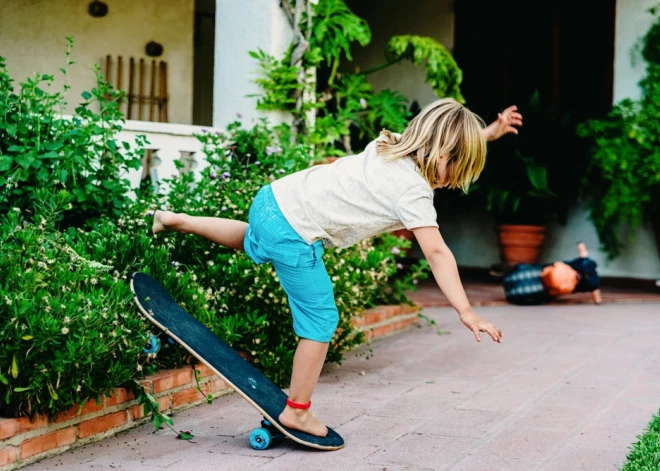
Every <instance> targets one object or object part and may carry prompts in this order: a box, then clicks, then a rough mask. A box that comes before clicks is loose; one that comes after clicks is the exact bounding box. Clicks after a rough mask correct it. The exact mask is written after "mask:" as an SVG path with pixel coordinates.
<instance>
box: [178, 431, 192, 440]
mask: <svg viewBox="0 0 660 471" xmlns="http://www.w3.org/2000/svg"><path fill="white" fill-rule="evenodd" d="M176 438H178V439H179V440H192V439H193V438H195V436H194V435H193V434H192V433H190V432H179V435H177V437H176Z"/></svg>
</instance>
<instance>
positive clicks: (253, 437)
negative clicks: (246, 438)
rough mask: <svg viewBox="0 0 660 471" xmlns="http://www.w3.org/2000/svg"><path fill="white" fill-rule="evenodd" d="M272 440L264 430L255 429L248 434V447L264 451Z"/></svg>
mask: <svg viewBox="0 0 660 471" xmlns="http://www.w3.org/2000/svg"><path fill="white" fill-rule="evenodd" d="M272 440H273V437H272V435H271V434H270V432H269V431H268V430H266V429H265V428H255V429H254V430H252V432H251V433H250V446H251V447H252V448H254V449H255V450H265V449H266V448H268V447H269V446H270V444H271V442H272Z"/></svg>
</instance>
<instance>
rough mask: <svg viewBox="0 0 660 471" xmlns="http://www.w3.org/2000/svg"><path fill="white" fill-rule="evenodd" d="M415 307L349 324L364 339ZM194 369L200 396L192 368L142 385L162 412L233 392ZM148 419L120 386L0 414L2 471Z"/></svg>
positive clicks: (386, 310) (404, 318)
mask: <svg viewBox="0 0 660 471" xmlns="http://www.w3.org/2000/svg"><path fill="white" fill-rule="evenodd" d="M419 310H420V307H419V306H417V305H415V306H409V305H404V304H402V305H396V306H377V307H374V308H371V309H367V310H366V311H364V312H363V313H361V315H359V316H355V317H354V318H353V319H352V321H351V323H352V324H353V325H354V326H355V327H357V328H358V329H360V330H362V331H364V332H365V339H366V340H367V341H371V340H374V339H379V338H383V337H388V336H390V335H392V334H394V333H397V332H401V331H404V330H408V329H409V328H411V327H413V326H415V325H417V324H418V323H419ZM195 369H198V370H200V372H201V378H200V381H199V382H200V386H201V388H202V391H203V392H204V396H202V394H200V392H199V391H198V390H197V382H196V381H195V377H194V376H193V370H192V367H191V366H185V367H182V368H177V369H172V370H161V371H159V372H157V373H156V374H154V375H151V376H147V377H146V379H144V380H143V381H141V383H142V384H143V386H145V388H146V390H147V392H149V393H150V394H152V395H153V396H154V397H155V398H156V400H157V401H158V403H159V405H160V410H161V411H162V412H166V413H173V412H179V411H181V410H184V409H187V408H189V407H193V406H196V405H199V404H202V403H205V402H206V395H208V394H212V395H213V397H219V396H222V395H225V394H229V393H231V392H233V390H232V389H231V388H230V387H229V386H228V385H227V383H226V382H225V381H223V380H222V379H221V378H219V377H218V376H216V375H215V374H213V372H212V371H211V370H210V369H209V368H207V367H206V366H205V365H203V364H198V365H195ZM79 409H80V414H78V410H79ZM150 420H151V419H150V417H145V416H144V411H143V408H142V406H141V405H139V404H137V401H136V400H135V397H134V396H133V394H132V393H131V392H129V391H128V390H126V389H124V388H119V389H115V390H114V391H113V393H112V394H111V395H110V396H109V397H105V396H104V397H103V398H102V399H101V401H100V403H98V404H97V403H96V401H95V400H90V401H88V402H87V403H85V404H84V405H83V407H82V408H80V407H79V406H74V407H72V408H71V409H69V410H68V411H66V412H64V413H62V414H60V415H59V416H58V417H57V419H55V420H48V419H47V418H46V417H43V416H39V417H36V418H35V420H34V421H30V420H29V419H28V418H26V417H21V418H16V419H9V418H2V417H0V471H11V470H15V469H18V468H21V467H23V466H27V465H29V464H31V463H34V462H36V461H39V460H42V459H44V458H48V457H50V456H53V455H57V454H60V453H63V452H65V451H67V450H69V449H71V448H76V447H79V446H82V445H85V444H87V443H90V442H94V441H98V440H102V439H104V438H107V437H110V436H113V435H115V434H117V433H119V432H122V431H124V430H127V429H129V428H132V427H136V426H138V425H142V424H144V423H146V422H148V421H150Z"/></svg>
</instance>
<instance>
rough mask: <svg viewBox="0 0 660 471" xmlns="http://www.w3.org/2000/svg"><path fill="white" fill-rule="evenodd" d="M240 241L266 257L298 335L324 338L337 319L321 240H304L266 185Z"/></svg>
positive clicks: (254, 255)
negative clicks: (277, 280)
mask: <svg viewBox="0 0 660 471" xmlns="http://www.w3.org/2000/svg"><path fill="white" fill-rule="evenodd" d="M248 223H249V224H248V229H247V231H246V232H245V240H244V241H243V246H244V248H245V252H246V253H247V254H248V256H249V257H250V258H251V259H252V261H254V262H255V263H257V264H262V263H267V262H271V263H272V264H273V267H274V268H275V271H276V272H277V276H278V278H279V280H280V284H281V285H282V288H284V291H285V292H286V294H287V296H288V298H289V306H290V307H291V313H292V315H293V329H294V331H295V332H296V335H298V337H301V338H305V339H309V340H315V341H317V342H329V341H330V340H331V339H332V336H333V335H334V333H335V330H336V329H337V324H338V323H339V312H338V311H337V305H336V304H335V295H334V291H333V286H332V281H331V280H330V276H328V272H327V270H326V268H325V265H324V264H323V258H322V256H323V242H322V241H321V240H319V241H316V242H314V243H313V244H312V245H309V244H308V243H307V242H305V241H304V240H303V239H302V238H301V237H300V236H299V235H298V233H297V232H296V231H295V230H294V229H293V228H292V227H291V225H290V224H289V222H288V221H287V220H286V218H285V217H284V215H283V214H282V211H280V207H279V206H278V204H277V201H276V200H275V196H274V195H273V191H272V190H271V188H270V185H266V186H264V187H263V188H261V189H260V190H259V192H258V193H257V196H256V197H255V199H254V201H253V202H252V205H251V206H250V214H249V219H248Z"/></svg>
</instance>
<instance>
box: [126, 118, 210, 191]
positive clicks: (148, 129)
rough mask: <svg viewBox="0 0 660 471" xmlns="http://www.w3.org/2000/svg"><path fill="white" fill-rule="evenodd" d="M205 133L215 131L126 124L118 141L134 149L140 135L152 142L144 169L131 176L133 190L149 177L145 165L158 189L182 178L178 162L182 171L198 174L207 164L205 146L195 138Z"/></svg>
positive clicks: (204, 128) (139, 123)
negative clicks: (163, 181) (167, 181)
mask: <svg viewBox="0 0 660 471" xmlns="http://www.w3.org/2000/svg"><path fill="white" fill-rule="evenodd" d="M205 131H211V129H209V128H208V127H204V126H191V125H187V124H170V123H155V122H149V121H132V120H128V121H126V124H125V125H124V127H123V129H122V131H121V132H120V133H119V135H118V136H117V140H118V141H119V142H122V141H125V142H128V143H129V144H130V145H131V146H134V144H135V138H136V137H137V136H138V135H145V136H146V137H147V141H148V144H146V145H145V149H148V150H150V151H151V152H150V156H147V157H145V159H144V160H143V165H142V167H140V168H139V169H137V170H131V172H129V174H128V175H127V178H128V179H129V180H130V182H131V188H138V187H139V186H140V182H141V181H142V179H143V178H144V176H145V165H146V166H147V168H146V171H147V172H148V177H150V179H151V182H152V184H154V185H155V186H157V185H158V182H159V181H160V180H161V179H163V178H171V177H172V176H176V175H178V174H179V172H180V170H179V169H177V168H176V164H175V162H176V161H180V162H181V163H182V164H183V168H182V169H181V171H183V172H187V171H192V172H194V173H196V174H198V172H199V171H201V170H202V169H203V168H204V167H205V166H206V165H207V163H206V160H205V159H204V154H203V153H202V143H201V142H199V140H198V139H197V137H195V134H200V133H202V132H205Z"/></svg>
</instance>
